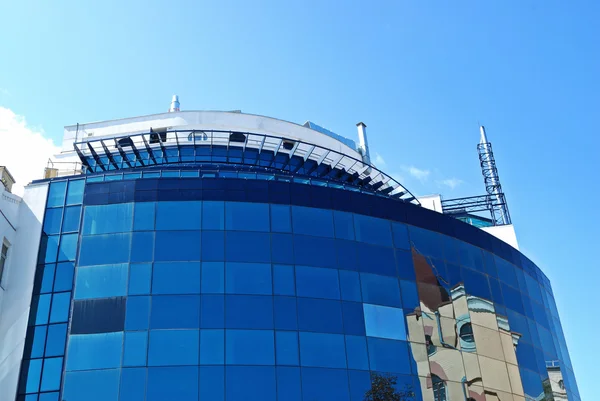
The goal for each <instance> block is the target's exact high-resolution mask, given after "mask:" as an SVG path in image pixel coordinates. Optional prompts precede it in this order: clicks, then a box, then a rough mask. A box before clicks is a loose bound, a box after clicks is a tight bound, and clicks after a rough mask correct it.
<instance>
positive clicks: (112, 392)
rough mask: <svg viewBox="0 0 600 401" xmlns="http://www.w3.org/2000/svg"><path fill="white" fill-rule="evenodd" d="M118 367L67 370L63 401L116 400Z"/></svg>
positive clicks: (117, 397)
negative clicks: (78, 370)
mask: <svg viewBox="0 0 600 401" xmlns="http://www.w3.org/2000/svg"><path fill="white" fill-rule="evenodd" d="M118 399H119V369H108V370H91V371H87V372H67V373H66V375H65V384H64V392H63V400H64V401H118Z"/></svg>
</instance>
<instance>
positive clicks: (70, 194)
mask: <svg viewBox="0 0 600 401" xmlns="http://www.w3.org/2000/svg"><path fill="white" fill-rule="evenodd" d="M84 188H85V180H70V181H69V188H68V189H67V205H79V204H80V203H82V202H83V190H84Z"/></svg>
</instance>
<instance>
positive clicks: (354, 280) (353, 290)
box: [339, 270, 362, 302]
mask: <svg viewBox="0 0 600 401" xmlns="http://www.w3.org/2000/svg"><path fill="white" fill-rule="evenodd" d="M339 275H340V292H341V297H342V299H343V300H344V301H356V302H360V301H362V296H361V292H360V278H359V275H358V273H357V272H353V271H346V270H340V271H339Z"/></svg>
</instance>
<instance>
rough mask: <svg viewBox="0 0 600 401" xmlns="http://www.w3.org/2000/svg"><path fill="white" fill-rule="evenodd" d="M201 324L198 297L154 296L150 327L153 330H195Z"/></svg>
mask: <svg viewBox="0 0 600 401" xmlns="http://www.w3.org/2000/svg"><path fill="white" fill-rule="evenodd" d="M199 324H200V297H199V296H198V295H171V296H166V295H165V296H153V297H152V314H151V319H150V327H151V328H153V329H193V328H197V327H199Z"/></svg>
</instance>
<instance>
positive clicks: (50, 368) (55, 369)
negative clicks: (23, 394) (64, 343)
mask: <svg viewBox="0 0 600 401" xmlns="http://www.w3.org/2000/svg"><path fill="white" fill-rule="evenodd" d="M62 365H63V358H46V359H44V373H43V374H42V385H41V387H40V391H52V390H59V389H60V378H61V373H62Z"/></svg>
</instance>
